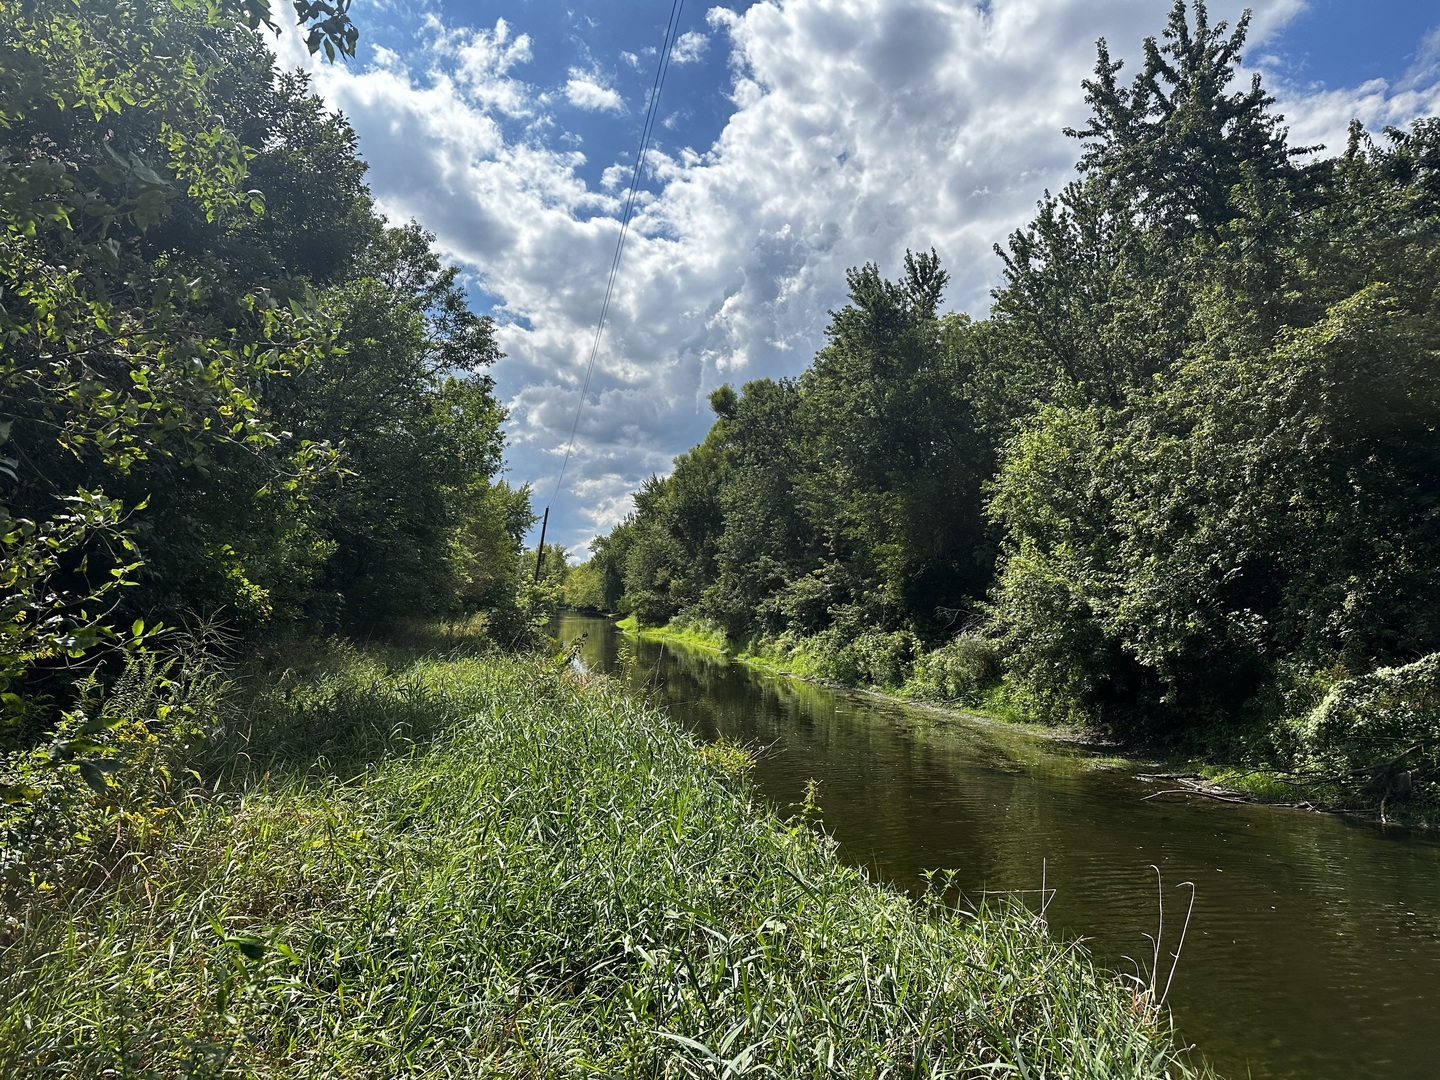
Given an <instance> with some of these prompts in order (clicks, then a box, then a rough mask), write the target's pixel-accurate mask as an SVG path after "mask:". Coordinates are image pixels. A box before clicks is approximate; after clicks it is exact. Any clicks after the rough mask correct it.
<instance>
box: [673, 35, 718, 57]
mask: <svg viewBox="0 0 1440 1080" xmlns="http://www.w3.org/2000/svg"><path fill="white" fill-rule="evenodd" d="M709 44H710V39H709V38H708V37H706V36H705V35H704V34H702V33H700V31H699V30H690V31H687V32H686V33H684V34H681V35H680V36H679V37H678V38H676V39H675V45H674V47H673V48H672V49H671V50H670V62H671V63H672V64H693V63H696V62H697V61H698V60H699V59H700V58H701V57H702V56H704V55H705V48H706V46H708V45H709Z"/></svg>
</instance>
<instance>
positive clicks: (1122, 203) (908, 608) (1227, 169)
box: [570, 2, 1440, 758]
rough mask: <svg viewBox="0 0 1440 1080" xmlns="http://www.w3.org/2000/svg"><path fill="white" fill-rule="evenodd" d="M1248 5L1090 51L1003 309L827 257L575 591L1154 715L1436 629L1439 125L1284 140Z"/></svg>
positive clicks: (970, 692) (1250, 697)
mask: <svg viewBox="0 0 1440 1080" xmlns="http://www.w3.org/2000/svg"><path fill="white" fill-rule="evenodd" d="M1246 22H1247V20H1245V19H1242V20H1241V21H1240V22H1239V24H1238V25H1237V26H1236V27H1235V29H1234V30H1233V32H1232V31H1230V30H1229V28H1227V27H1226V26H1225V25H1224V24H1223V23H1222V24H1219V25H1214V24H1211V23H1210V22H1209V21H1208V18H1207V15H1206V12H1205V9H1204V7H1203V5H1201V4H1199V3H1196V4H1194V5H1193V7H1187V5H1186V4H1185V3H1184V2H1177V3H1176V4H1175V6H1174V9H1173V11H1172V12H1171V15H1170V18H1169V22H1168V25H1167V26H1166V28H1165V30H1164V33H1163V36H1162V37H1161V38H1160V39H1159V40H1158V41H1157V40H1153V39H1152V40H1151V41H1149V42H1147V44H1146V47H1145V53H1144V58H1143V62H1142V63H1141V64H1140V70H1139V72H1138V73H1137V74H1136V75H1135V77H1134V78H1133V80H1130V81H1128V82H1127V81H1123V80H1122V79H1121V78H1120V68H1121V65H1120V63H1119V62H1116V61H1112V60H1111V58H1110V56H1109V54H1108V52H1107V51H1106V49H1105V45H1104V43H1103V42H1102V43H1101V44H1100V48H1099V60H1098V63H1097V65H1096V68H1095V74H1094V77H1093V78H1092V79H1090V80H1088V81H1087V82H1086V83H1085V90H1086V98H1087V101H1088V102H1089V107H1090V112H1091V116H1090V119H1089V121H1088V122H1087V123H1086V124H1085V126H1084V127H1082V128H1080V129H1079V130H1076V131H1070V132H1068V134H1071V135H1073V136H1075V137H1076V139H1077V140H1078V143H1079V146H1080V147H1081V151H1082V152H1081V157H1080V161H1079V164H1078V166H1077V170H1076V173H1077V175H1076V176H1075V178H1074V179H1073V180H1072V181H1071V182H1070V183H1069V184H1068V185H1067V186H1066V187H1065V189H1064V190H1063V191H1061V192H1060V193H1059V194H1056V195H1051V194H1048V193H1047V194H1046V195H1045V197H1044V199H1043V200H1042V201H1041V202H1040V204H1039V207H1038V210H1037V212H1036V214H1035V217H1034V219H1033V220H1032V221H1031V222H1030V223H1029V224H1028V225H1027V226H1025V227H1024V228H1022V229H1020V230H1018V231H1017V232H1015V233H1014V234H1013V235H1011V236H1010V238H1009V240H1008V242H1007V243H1006V244H1005V245H1004V247H997V249H996V251H997V253H998V255H999V257H1000V258H1001V260H1002V261H1003V263H1004V275H1003V283H1002V284H1001V285H1000V287H999V288H998V289H997V290H996V291H995V294H994V297H995V299H994V305H993V307H992V309H991V312H990V317H989V318H988V319H985V320H983V321H973V320H971V319H969V318H967V317H965V316H964V315H957V314H942V313H941V311H940V305H941V298H942V292H943V290H944V287H945V285H946V277H947V275H946V273H945V271H944V270H943V269H942V268H941V267H940V265H939V263H938V261H937V259H936V258H935V256H934V255H933V253H931V254H910V255H908V256H907V258H906V261H905V266H904V271H903V274H902V275H901V276H900V278H899V280H897V281H890V280H887V279H886V278H884V277H882V275H881V273H880V271H879V269H878V268H877V267H875V266H873V265H867V266H864V267H862V268H860V269H857V270H852V271H850V273H849V275H848V278H847V281H848V285H849V303H848V304H847V305H846V306H845V307H843V308H841V309H840V310H838V311H835V312H832V313H831V321H830V325H829V328H828V331H827V343H826V345H825V347H824V348H823V349H821V350H820V352H819V353H818V354H817V355H816V357H815V359H814V362H813V364H812V365H811V366H810V368H809V369H808V370H807V371H805V372H804V373H803V374H802V375H800V376H799V378H797V379H793V380H791V379H782V380H778V381H775V380H769V379H761V380H757V381H755V382H751V383H748V384H746V385H745V386H744V387H742V388H741V390H740V391H739V392H736V391H735V390H734V389H732V388H730V387H728V386H727V387H723V388H721V389H720V390H718V391H716V392H715V393H714V394H713V395H712V396H711V404H712V407H713V409H714V411H715V413H716V420H715V422H714V425H713V427H712V428H711V430H710V433H709V435H708V436H707V438H706V439H705V441H704V442H703V443H702V444H701V445H699V446H697V447H695V448H694V449H693V450H691V451H690V452H688V453H686V454H684V455H682V456H681V457H679V458H677V459H676V461H675V468H674V471H673V473H671V475H669V476H668V477H665V478H661V477H652V478H651V479H650V480H649V481H647V482H646V483H645V485H644V486H643V487H642V489H641V490H640V491H639V492H638V493H637V494H636V496H635V510H634V512H633V513H632V514H631V515H630V516H629V517H628V518H627V519H626V520H625V521H624V522H623V523H622V524H621V525H619V526H618V527H617V528H615V529H614V531H612V532H611V533H610V534H609V535H608V536H605V537H602V538H601V539H599V540H597V541H596V542H595V544H594V547H593V558H592V559H591V561H590V562H589V563H588V564H587V565H586V566H585V567H584V568H583V569H580V570H578V571H577V572H576V574H575V576H574V577H573V579H572V581H571V584H570V594H571V596H572V598H575V599H580V600H583V601H586V602H589V603H591V604H593V605H596V606H600V607H604V608H606V609H607V610H613V611H620V612H629V613H633V614H634V615H636V616H637V617H638V619H639V620H640V621H641V622H642V623H644V624H652V625H655V624H663V623H665V622H667V621H668V620H672V619H675V618H676V617H680V618H682V619H684V618H688V619H694V620H701V621H704V622H706V623H709V624H712V625H714V626H717V627H719V628H721V629H722V630H723V631H724V632H725V633H726V634H727V635H729V637H730V638H731V639H732V640H733V641H736V642H748V643H749V644H750V646H751V647H752V648H754V649H757V650H764V649H769V650H771V651H772V652H774V651H780V652H783V651H784V650H785V649H786V648H787V647H794V646H795V645H796V644H797V643H805V642H808V643H809V646H810V648H811V651H812V653H813V652H817V651H818V652H823V653H826V654H828V655H829V656H831V657H832V658H836V659H834V661H833V663H834V664H837V665H841V666H842V667H843V666H844V665H846V664H848V665H849V667H848V669H846V673H848V675H849V676H850V677H852V678H855V679H856V681H862V682H866V681H869V682H884V681H886V679H885V678H882V677H881V676H882V675H884V674H885V673H886V672H891V673H893V672H898V673H899V675H900V676H901V679H903V678H904V677H906V676H908V675H910V674H911V673H913V672H914V671H916V670H919V669H923V668H924V667H925V665H926V663H927V661H926V654H927V652H928V653H929V654H930V656H931V658H932V659H931V660H930V661H928V663H929V670H930V671H931V673H932V675H933V674H934V672H936V671H937V670H940V668H943V665H939V666H938V667H937V664H938V661H935V660H934V659H933V658H934V657H935V656H937V655H941V654H936V653H934V652H933V650H935V649H937V648H943V649H944V650H951V652H952V655H951V657H950V659H951V660H953V661H954V665H955V670H954V672H953V675H954V678H953V679H952V680H951V692H950V696H952V697H957V698H961V699H967V698H969V699H971V700H974V699H975V698H976V696H977V695H979V694H981V693H983V692H984V691H985V689H986V687H987V686H993V683H994V682H995V681H996V679H997V678H998V677H1000V676H1003V679H1004V691H1003V693H1004V695H1005V700H1006V701H1008V702H1009V703H1011V704H1013V705H1015V706H1018V707H1021V708H1023V709H1024V710H1025V711H1026V712H1027V713H1029V714H1030V715H1038V716H1040V717H1043V718H1048V719H1052V720H1081V721H1085V722H1089V723H1100V724H1104V725H1108V726H1111V727H1112V728H1116V729H1120V730H1126V731H1130V732H1132V733H1144V734H1146V735H1149V736H1166V737H1168V736H1173V735H1175V734H1177V733H1182V732H1186V731H1193V730H1198V729H1202V728H1203V729H1208V730H1214V729H1215V728H1216V727H1217V726H1221V727H1223V726H1227V725H1228V726H1232V727H1233V726H1234V725H1235V724H1237V723H1243V722H1245V721H1247V720H1253V719H1255V718H1257V717H1266V716H1269V717H1272V718H1273V717H1274V716H1276V715H1278V714H1282V713H1284V714H1289V715H1292V716H1293V715H1300V714H1302V713H1304V712H1305V711H1306V710H1308V709H1311V708H1312V707H1313V706H1314V705H1315V704H1316V703H1317V702H1318V701H1320V699H1321V698H1322V697H1323V695H1324V693H1325V691H1326V690H1327V689H1328V688H1330V687H1332V686H1334V685H1335V684H1336V683H1337V682H1339V681H1342V680H1345V679H1347V678H1354V677H1357V676H1362V675H1365V674H1366V673H1369V672H1372V671H1374V670H1375V669H1377V668H1381V667H1384V666H1387V665H1398V664H1404V663H1408V662H1411V661H1415V660H1417V659H1419V658H1422V657H1424V656H1426V655H1428V654H1431V653H1434V652H1436V651H1437V650H1440V363H1437V362H1440V351H1437V349H1440V306H1437V301H1440V294H1437V285H1440V121H1437V120H1435V119H1428V120H1423V121H1419V122H1417V123H1415V124H1413V125H1412V126H1411V127H1410V128H1409V129H1408V130H1405V131H1399V130H1388V131H1386V132H1385V133H1384V134H1383V136H1380V137H1372V136H1370V135H1369V134H1367V133H1366V132H1365V131H1364V130H1362V129H1361V128H1360V126H1359V125H1358V124H1356V125H1354V126H1352V128H1351V132H1350V138H1349V143H1348V145H1347V146H1346V147H1345V148H1344V150H1343V152H1342V153H1340V154H1338V155H1331V156H1322V155H1321V154H1319V153H1317V152H1315V151H1313V150H1311V149H1309V148H1297V147H1292V146H1290V145H1289V144H1288V142H1287V138H1286V131H1285V129H1284V127H1283V126H1282V125H1281V118H1280V117H1279V116H1278V115H1276V113H1275V112H1274V111H1273V107H1272V106H1273V100H1272V99H1271V98H1270V97H1269V96H1268V95H1267V94H1266V93H1265V92H1264V90H1263V89H1262V88H1261V85H1260V81H1259V79H1258V77H1257V78H1256V79H1254V80H1253V81H1252V82H1250V83H1248V84H1245V85H1237V82H1236V76H1237V68H1238V64H1239V59H1240V51H1241V47H1242V44H1243V42H1244V39H1245V31H1246ZM957 641H958V644H957ZM857 649H859V650H860V652H856V650H857ZM866 650H868V652H867V651H866ZM956 650H958V651H956ZM967 665H968V667H967ZM832 666H833V665H832ZM1427 670H1428V669H1427ZM941 673H942V675H943V671H942V672H941ZM948 677H949V676H946V678H948ZM1427 677H1428V676H1427ZM890 681H892V682H893V681H896V680H894V679H893V678H892V679H890ZM941 681H942V682H943V681H944V679H941ZM1402 681H1403V680H1402ZM1432 681H1433V679H1432ZM1433 689H1434V690H1435V691H1436V692H1440V687H1435V688H1433ZM942 696H943V695H942ZM1436 700H1437V701H1440V698H1437V699H1436ZM1417 707H1422V706H1417ZM1429 707H1430V708H1432V709H1433V708H1434V702H1432V704H1431V706H1429ZM1397 738H1401V737H1399V736H1397ZM1397 745H1398V744H1397ZM1401 757H1402V758H1403V754H1402V755H1401Z"/></svg>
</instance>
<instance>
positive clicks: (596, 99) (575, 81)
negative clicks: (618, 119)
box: [565, 68, 625, 112]
mask: <svg viewBox="0 0 1440 1080" xmlns="http://www.w3.org/2000/svg"><path fill="white" fill-rule="evenodd" d="M565 100H566V101H568V102H570V104H571V105H574V106H575V107H576V108H577V109H587V110H590V111H593V112H623V111H624V110H625V102H624V101H622V100H621V99H620V95H619V94H618V93H616V92H615V90H614V89H613V88H611V87H609V86H606V85H605V84H604V83H603V82H601V81H600V76H599V75H598V74H597V73H596V72H593V71H582V70H581V69H580V68H571V69H570V80H569V81H568V82H567V83H566V84H565Z"/></svg>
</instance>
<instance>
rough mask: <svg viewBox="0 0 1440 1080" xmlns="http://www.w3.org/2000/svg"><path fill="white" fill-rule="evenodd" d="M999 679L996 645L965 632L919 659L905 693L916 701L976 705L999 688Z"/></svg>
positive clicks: (991, 640)
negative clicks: (920, 699) (912, 696)
mask: <svg viewBox="0 0 1440 1080" xmlns="http://www.w3.org/2000/svg"><path fill="white" fill-rule="evenodd" d="M1000 675H1001V663H1000V647H999V645H998V643H997V642H995V641H994V640H993V639H991V638H988V637H986V636H985V635H984V634H978V633H974V632H971V631H966V632H964V633H961V634H958V635H956V636H955V638H953V639H952V640H951V641H949V642H947V643H946V644H944V645H942V646H940V648H938V649H936V650H934V651H933V652H928V653H926V654H924V655H923V656H921V657H920V659H919V660H917V661H916V662H915V673H914V674H913V675H911V676H910V681H909V682H908V683H906V686H905V689H906V690H907V691H909V692H910V693H911V694H913V695H914V696H915V697H918V698H927V699H930V700H934V701H954V702H959V703H960V704H962V705H979V704H980V702H981V699H982V698H983V697H984V695H985V693H986V691H988V690H991V689H992V688H994V687H996V686H998V685H999V683H1000Z"/></svg>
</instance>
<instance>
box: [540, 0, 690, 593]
mask: <svg viewBox="0 0 1440 1080" xmlns="http://www.w3.org/2000/svg"><path fill="white" fill-rule="evenodd" d="M684 8H685V0H672V3H671V5H670V21H669V22H668V23H667V24H666V26H665V43H664V46H663V47H662V48H661V49H660V58H659V60H658V62H657V63H656V66H655V81H654V84H653V85H652V86H651V88H650V101H649V104H648V107H647V109H646V112H645V124H644V126H643V127H642V128H641V132H640V152H639V154H637V155H636V157H635V168H634V171H633V172H632V173H631V176H630V190H629V193H628V195H627V196H626V199H625V212H624V214H623V215H622V216H621V218H620V234H619V236H617V237H616V238H615V255H614V257H613V258H611V260H610V276H609V280H608V281H606V283H605V299H604V301H603V302H602V303H601V305H600V319H599V321H598V322H596V324H595V338H594V340H593V341H592V342H591V343H590V356H589V358H588V359H587V360H586V362H585V379H584V381H583V382H582V383H581V385H580V401H579V403H578V404H577V405H576V407H575V422H574V424H572V425H571V427H570V439H569V441H568V442H567V443H566V444H565V457H564V459H563V460H562V461H561V462H560V474H559V475H558V476H557V477H556V478H555V490H554V491H553V492H552V493H551V495H550V502H551V503H553V502H554V501H555V499H556V498H557V497H558V496H559V494H560V485H561V484H562V483H563V482H564V480H565V470H566V468H567V467H568V466H569V464H570V457H571V455H572V454H573V452H574V450H575V436H576V434H577V433H578V432H579V430H580V416H581V414H582V413H583V412H584V411H585V395H586V393H587V392H589V389H590V377H591V375H593V374H594V371H595V360H596V358H597V357H598V356H599V355H600V341H601V338H602V337H603V336H604V334H605V320H606V317H607V316H608V315H609V313H610V300H611V298H612V297H613V296H614V294H615V279H616V277H617V276H618V275H619V272H620V257H621V255H622V254H623V253H624V251H625V238H626V236H627V235H628V234H629V231H630V221H631V219H632V218H633V217H634V216H635V199H636V196H637V195H638V194H639V191H640V177H641V175H642V173H643V171H644V168H645V155H646V154H647V153H648V152H649V150H650V141H651V138H652V136H653V135H654V132H655V118H656V116H658V115H659V111H660V95H661V93H662V92H663V91H664V89H665V76H666V74H667V73H668V72H669V70H670V57H671V55H672V53H673V52H674V49H675V40H676V36H677V32H678V31H679V29H680V15H681V12H682V11H683V10H684ZM546 513H547V515H548V513H549V507H548V506H547V507H546ZM540 543H541V546H542V547H543V546H544V543H545V539H544V533H543V531H542V533H541V539H540ZM536 568H537V570H538V568H539V561H538V559H537V562H536Z"/></svg>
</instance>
